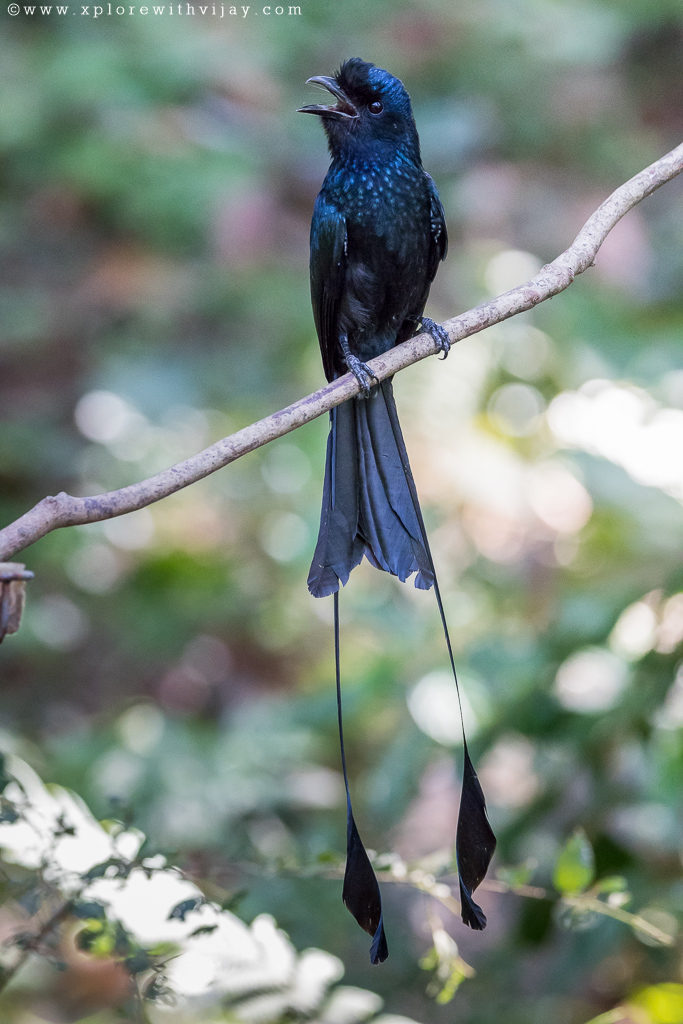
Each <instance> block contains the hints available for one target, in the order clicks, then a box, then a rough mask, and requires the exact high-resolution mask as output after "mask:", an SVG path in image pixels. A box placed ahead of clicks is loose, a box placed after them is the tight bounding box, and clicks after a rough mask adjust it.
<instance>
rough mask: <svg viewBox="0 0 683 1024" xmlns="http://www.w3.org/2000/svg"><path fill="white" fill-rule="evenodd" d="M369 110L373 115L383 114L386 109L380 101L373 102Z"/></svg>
mask: <svg viewBox="0 0 683 1024" xmlns="http://www.w3.org/2000/svg"><path fill="white" fill-rule="evenodd" d="M368 110H369V111H370V113H371V114H381V113H382V111H383V110H384V107H383V105H382V104H381V103H380V101H379V100H373V101H372V103H371V104H370V105H369V107H368Z"/></svg>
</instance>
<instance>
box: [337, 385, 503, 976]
mask: <svg viewBox="0 0 683 1024" xmlns="http://www.w3.org/2000/svg"><path fill="white" fill-rule="evenodd" d="M380 389H381V391H382V395H383V398H384V401H385V402H386V407H387V412H388V415H389V420H390V423H391V429H392V431H393V434H394V439H395V442H396V447H397V449H398V452H399V453H400V458H401V465H402V468H403V473H404V474H405V479H406V483H407V485H408V490H409V492H410V497H411V501H412V504H413V508H414V511H415V516H416V518H417V522H418V523H419V528H420V532H421V534H422V541H423V544H424V550H425V552H426V555H427V559H428V563H429V569H430V571H431V574H432V577H433V583H434V593H435V595H436V603H437V607H438V609H439V616H440V619H441V625H442V627H443V632H444V637H445V640H446V648H447V650H448V659H449V662H450V666H451V670H452V673H453V680H454V682H455V689H456V693H457V697H458V707H459V709H460V723H461V727H462V739H463V777H462V790H461V796H460V808H459V811H458V823H457V828H456V838H455V856H456V862H457V868H458V879H459V885H460V904H461V916H462V920H463V921H464V923H465V924H466V925H469V927H470V928H473V929H475V930H477V931H481V930H482V929H483V928H485V927H486V915H485V914H484V912H483V910H482V909H481V907H480V906H479V905H478V904H477V903H476V901H475V900H474V898H473V893H474V891H475V889H476V888H477V887H478V886H479V885H480V883H481V882H482V881H483V879H484V877H485V875H486V872H487V870H488V866H489V864H490V862H491V857H492V856H493V852H494V850H495V848H496V837H495V836H494V834H493V830H492V828H491V826H490V824H489V821H488V818H487V816H486V801H485V798H484V793H483V791H482V788H481V785H480V783H479V779H478V778H477V773H476V771H475V769H474V765H473V764H472V760H471V758H470V754H469V750H468V747H467V737H466V735H465V723H464V719H463V713H462V700H461V696H460V686H459V683H458V674H457V671H456V668H455V658H454V655H453V647H452V644H451V638H450V634H449V632H448V624H447V622H446V614H445V611H444V606H443V601H442V598H441V590H440V588H439V583H438V579H437V576H436V569H435V567H434V559H433V558H432V553H431V549H430V547H429V541H428V538H427V531H426V529H425V524H424V519H423V517H422V511H421V509H420V502H419V500H418V496H417V490H416V487H415V482H414V480H413V475H412V472H411V469H410V463H409V461H408V453H407V451H406V447H405V442H404V440H403V434H402V432H401V427H400V424H399V422H398V415H397V412H396V406H395V404H394V401H393V398H392V394H391V384H390V383H389V382H383V384H382V385H380ZM331 444H332V452H331V455H332V459H334V458H335V457H336V452H335V450H334V449H335V433H334V431H332V432H331ZM328 461H329V460H328ZM326 486H330V487H331V490H332V495H331V496H332V508H333V509H334V508H335V494H334V490H335V474H334V473H332V475H331V478H330V480H329V481H328V482H327V483H326ZM323 504H324V503H323ZM347 575H348V574H347ZM338 585H339V584H338V583H337V586H338ZM328 592H329V591H328ZM334 654H335V673H336V687H337V720H338V725H339V744H340V749H341V762H342V771H343V775H344V786H345V789H346V870H345V873H344V886H343V890H342V898H343V900H344V904H345V905H346V907H347V908H348V910H349V911H350V912H351V913H352V914H353V916H354V917H355V919H356V921H357V922H358V924H359V925H360V926H361V928H363V929H364V930H365V931H366V932H367V933H368V934H369V935H371V936H372V944H371V946H370V960H371V962H372V963H373V964H378V963H382V961H384V960H386V958H387V956H388V955H389V951H388V948H387V940H386V936H385V934H384V921H383V915H382V898H381V894H380V889H379V883H378V881H377V877H376V875H375V873H374V871H373V868H372V865H371V863H370V859H369V857H368V855H367V852H366V850H365V847H364V846H363V842H362V840H361V837H360V834H359V832H358V828H357V827H356V822H355V820H354V816H353V809H352V806H351V794H350V789H349V779H348V774H347V769H346V752H345V750H344V730H343V725H342V697H341V666H340V645H339V591H338V590H335V591H334Z"/></svg>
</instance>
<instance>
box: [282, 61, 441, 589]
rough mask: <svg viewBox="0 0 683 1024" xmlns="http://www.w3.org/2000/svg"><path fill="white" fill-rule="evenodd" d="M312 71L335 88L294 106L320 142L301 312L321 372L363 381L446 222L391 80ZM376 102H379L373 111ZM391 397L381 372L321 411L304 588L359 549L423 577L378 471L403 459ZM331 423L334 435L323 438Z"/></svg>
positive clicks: (400, 485)
mask: <svg viewBox="0 0 683 1024" xmlns="http://www.w3.org/2000/svg"><path fill="white" fill-rule="evenodd" d="M312 81H314V82H318V83H319V84H323V85H325V87H326V88H328V89H333V90H334V95H335V97H336V98H337V100H338V102H337V105H336V106H330V107H322V106H317V105H316V106H309V107H304V108H302V109H303V110H304V111H309V112H311V113H316V114H319V115H320V116H321V117H322V119H323V124H324V127H325V131H326V133H327V137H328V142H329V147H330V152H331V154H332V162H331V164H330V168H329V171H328V172H327V176H326V178H325V181H324V182H323V186H322V189H321V190H320V194H319V195H318V198H317V200H316V203H315V208H314V211H313V220H312V223H311V258H310V270H311V300H312V304H313V316H314V319H315V325H316V329H317V332H318V339H319V342H320V351H321V353H322V359H323V367H324V370H325V374H326V376H327V379H328V380H333V379H334V378H335V377H338V376H340V375H341V374H343V373H346V372H347V371H348V370H349V369H351V370H352V371H353V372H355V373H356V376H358V377H359V379H360V380H361V382H362V383H364V384H365V390H366V392H367V391H368V385H369V384H370V383H371V381H370V378H369V377H368V376H367V375H366V374H365V373H364V370H363V367H362V364H363V363H364V362H366V361H367V360H369V359H372V358H373V356H377V355H380V354H381V353H382V352H386V350H387V349H389V348H391V347H392V346H393V345H396V344H398V343H399V342H401V341H405V340H406V338H409V337H411V336H412V335H413V334H415V332H416V331H417V330H418V328H419V326H420V320H421V317H422V311H423V309H424V306H425V302H426V301H427V296H428V294H429V286H430V284H431V282H432V280H433V279H434V275H435V274H436V270H437V267H438V265H439V261H440V260H442V259H443V258H444V257H445V255H446V249H447V233H446V224H445V220H444V213H443V208H442V206H441V202H440V201H439V197H438V194H437V191H436V188H435V187H434V183H433V181H432V179H431V178H430V177H429V175H428V174H427V173H426V171H425V170H424V169H423V167H422V163H421V160H420V144H419V139H418V135H417V129H416V127H415V121H414V120H413V115H412V110H411V106H410V97H409V96H408V93H407V92H406V90H405V88H404V87H403V85H402V83H401V82H400V81H399V80H398V79H397V78H394V76H393V75H390V74H389V73H388V72H386V71H384V70H383V69H381V68H377V67H375V66H374V65H372V64H367V63H365V62H364V61H361V60H358V59H352V60H349V61H346V63H345V64H344V65H342V67H341V69H340V71H339V73H338V75H337V76H336V78H335V79H325V78H321V79H313V80H312ZM376 104H381V107H382V109H381V111H380V112H378V113H373V110H372V108H373V105H376ZM430 323H431V321H430ZM443 345H444V348H447V342H446V341H445V340H444V341H443ZM345 348H346V352H345ZM393 401H394V400H393V394H392V390H391V384H390V383H388V382H385V383H384V384H383V385H382V386H381V388H378V389H376V390H375V391H373V392H371V393H370V394H369V395H368V400H367V401H364V400H363V399H362V398H360V399H358V400H356V401H355V402H354V404H353V406H350V405H346V406H342V407H340V408H339V409H337V410H335V411H334V412H333V414H332V417H331V434H330V446H329V447H328V472H327V473H326V488H325V494H324V495H323V508H322V514H321V526H320V534H319V538H318V544H317V547H316V551H315V555H314V558H313V563H312V565H311V572H310V575H309V589H310V590H311V593H313V594H314V595H315V596H316V597H323V596H325V595H326V594H330V593H332V592H333V591H334V590H336V589H338V587H339V584H340V582H341V583H342V584H344V583H346V581H347V579H348V576H349V573H350V572H351V570H352V569H353V568H354V566H356V565H357V564H358V562H359V561H360V560H361V558H362V557H363V554H365V555H367V557H368V558H369V560H370V561H371V562H373V564H375V565H377V566H379V567H381V568H383V569H386V570H387V571H389V572H392V573H394V574H395V575H397V576H398V577H399V578H400V579H402V580H405V579H406V578H407V577H408V576H410V575H411V574H412V573H413V572H417V573H418V576H417V578H416V585H417V586H419V587H428V586H431V582H432V581H431V580H430V578H429V571H428V562H427V558H426V555H425V552H424V545H423V543H422V540H421V537H420V536H419V532H416V529H415V522H414V520H415V515H414V510H413V508H412V501H411V498H410V494H409V490H408V488H407V486H406V484H405V481H404V480H403V473H402V472H397V471H396V470H394V469H392V470H391V471H389V472H378V470H379V469H380V467H381V466H382V465H383V464H384V463H385V461H387V460H388V461H389V462H393V463H396V462H397V461H398V464H399V466H400V464H401V462H405V463H406V465H407V456H405V447H404V446H403V445H402V442H400V443H397V441H396V439H395V437H394V434H393V431H392V430H391V429H390V427H389V421H388V415H387V406H389V405H393ZM337 434H342V435H343V437H344V440H343V442H342V443H339V442H338V441H335V437H336V435H337ZM356 452H358V453H360V454H361V456H362V458H360V459H356V457H355V453H356ZM330 462H332V469H331V471H330ZM397 468H398V467H397ZM352 477H355V483H354V485H353V486H354V487H355V492H356V496H357V499H358V500H357V501H355V502H354V497H353V494H352V493H351V492H352V486H351V478H352ZM335 499H337V500H335Z"/></svg>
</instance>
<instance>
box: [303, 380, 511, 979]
mask: <svg viewBox="0 0 683 1024" xmlns="http://www.w3.org/2000/svg"><path fill="white" fill-rule="evenodd" d="M363 555H366V556H367V558H368V559H369V560H370V561H371V562H372V563H373V565H376V566H377V567H378V568H379V569H384V570H385V571H387V572H391V573H393V574H394V575H395V576H398V577H399V579H401V580H406V579H407V578H408V577H409V576H410V575H411V574H412V573H417V575H416V577H415V586H417V587H420V588H421V589H423V590H427V589H429V588H430V587H432V586H433V587H434V593H435V595H436V601H437V605H438V609H439V616H440V618H441V624H442V626H443V631H444V637H445V640H446V647H447V650H448V658H449V661H450V665H451V669H452V672H453V679H454V682H455V686H456V692H457V695H458V704H459V705H460V719H461V724H462V735H463V782H462V793H461V798H460V810H459V813H458V824H457V829H456V843H455V850H456V861H457V866H458V875H459V882H460V900H461V916H462V919H463V921H464V922H465V924H467V925H469V926H470V927H471V928H474V929H477V930H480V929H482V928H485V927H486V917H485V915H484V912H483V911H482V909H481V907H480V906H478V904H477V903H476V902H475V900H474V899H473V895H472V894H473V892H474V890H475V889H476V888H477V887H478V886H479V884H480V883H481V881H482V880H483V878H484V876H485V874H486V871H487V869H488V866H489V862H490V860H491V857H492V856H493V852H494V849H495V846H496V839H495V836H494V834H493V831H492V830H491V826H490V824H489V822H488V818H487V815H486V801H485V799H484V794H483V792H482V789H481V786H480V784H479V779H478V778H477V773H476V771H475V770H474V766H473V764H472V761H471V760H470V755H469V751H468V749H467V739H466V737H465V728H464V723H463V722H462V705H461V704H460V687H459V685H458V676H457V672H456V668H455V659H454V657H453V648H452V645H451V640H450V636H449V632H448V625H447V623H446V616H445V613H444V607H443V602H442V599H441V592H440V589H439V583H438V580H437V578H436V570H435V568H434V561H433V559H432V554H431V551H430V549H429V541H428V539H427V532H426V529H425V525H424V521H423V518H422V512H421V509H420V503H419V500H418V496H417V490H416V488H415V482H414V480H413V476H412V473H411V470H410V464H409V462H408V454H407V452H406V447H405V444H404V441H403V435H402V433H401V428H400V425H399V422H398V414H397V412H396V405H395V403H394V398H393V391H392V387H391V382H390V381H388V380H387V381H382V383H381V384H380V385H379V386H378V387H377V388H376V389H374V390H373V392H372V394H371V396H370V397H369V398H368V399H355V400H353V401H351V402H345V403H344V404H343V405H340V406H337V408H336V409H333V410H332V413H331V418H330V433H329V437H328V442H327V461H326V465H325V483H324V487H323V501H322V512H321V517H320V532H319V534H318V543H317V545H316V549H315V554H314V556H313V563H312V565H311V570H310V573H309V576H308V588H309V590H310V592H311V593H312V594H313V595H314V596H315V597H324V596H325V595H327V594H334V629H335V665H336V678H337V714H338V719H339V739H340V744H341V756H342V768H343V773H344V784H345V786H346V798H347V858H346V872H345V875H344V890H343V898H344V903H345V904H346V906H347V907H348V908H349V910H350V911H351V913H352V914H353V916H354V917H355V918H356V920H357V921H358V923H359V924H360V925H361V927H362V928H364V929H365V931H367V932H368V933H369V934H370V935H372V936H373V941H372V946H371V950H370V958H371V960H372V962H373V963H381V961H382V960H385V959H386V957H387V955H388V951H387V942H386V937H385V934H384V925H383V915H382V900H381V895H380V891H379V886H378V884H377V879H376V877H375V874H374V871H373V869H372V865H371V863H370V860H369V858H368V855H367V853H366V851H365V847H364V846H363V843H362V840H361V838H360V835H359V834H358V829H357V828H356V823H355V821H354V817H353V810H352V807H351V796H350V791H349V781H348V776H347V771H346V755H345V752H344V734H343V728H342V709H341V673H340V650H339V603H338V598H339V594H338V591H339V586H340V584H342V585H343V584H344V583H346V581H347V580H348V578H349V574H350V573H351V570H352V569H353V568H354V567H355V566H356V565H358V563H359V562H360V561H361V559H362V557H363Z"/></svg>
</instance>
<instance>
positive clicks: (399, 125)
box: [300, 57, 495, 963]
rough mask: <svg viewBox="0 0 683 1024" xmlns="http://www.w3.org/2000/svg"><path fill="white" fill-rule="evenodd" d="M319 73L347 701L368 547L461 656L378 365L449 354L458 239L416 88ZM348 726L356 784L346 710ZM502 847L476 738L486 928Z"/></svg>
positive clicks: (377, 905)
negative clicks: (354, 592)
mask: <svg viewBox="0 0 683 1024" xmlns="http://www.w3.org/2000/svg"><path fill="white" fill-rule="evenodd" d="M308 81H309V82H310V83H313V84H315V85H320V86H322V87H323V88H325V89H327V90H328V91H329V92H330V93H331V94H332V96H333V98H334V100H335V102H333V103H330V104H311V105H308V106H304V107H301V108H300V110H301V112H302V113H309V114H316V115H318V116H319V117H320V118H321V119H322V123H323V127H324V129H325V133H326V135H327V141H328V145H329V150H330V154H331V157H332V160H331V164H330V168H329V170H328V172H327V176H326V177H325V181H324V182H323V185H322V188H321V190H320V194H319V195H318V198H317V200H316V203H315V209H314V212H313V220H312V223H311V256H310V273H311V299H312V304H313V315H314V319H315V325H316V329H317V332H318V339H319V341H320V350H321V353H322V360H323V367H324V370H325V374H326V376H327V379H328V380H334V379H335V378H337V377H339V376H341V375H342V374H344V373H346V372H347V371H351V373H353V375H354V376H355V377H356V379H357V381H358V383H359V384H360V387H361V394H360V395H359V396H358V397H357V398H354V399H352V400H351V401H349V402H345V403H344V404H343V405H340V406H338V407H337V408H335V409H333V410H332V412H331V414H330V433H329V437H328V443H327V461H326V467H325V482H324V488H323V499H322V512H321V517H320V531H319V535H318V542H317V545H316V549H315V553H314V556H313V562H312V565H311V569H310V573H309V576H308V587H309V590H310V592H311V593H312V594H313V595H314V596H315V597H324V596H326V595H328V594H332V593H334V596H335V639H336V643H335V648H336V655H337V659H336V660H337V692H338V701H340V692H339V617H338V590H339V586H340V584H345V583H346V582H347V580H348V578H349V574H350V573H351V570H352V569H353V568H354V567H355V566H356V565H358V563H359V562H360V561H361V559H362V558H363V555H365V556H366V557H367V558H368V560H369V561H370V562H371V563H372V564H373V565H375V566H376V567H377V568H379V569H384V570H386V571H387V572H390V573H393V574H394V575H395V576H398V578H399V579H400V580H402V581H405V580H406V579H408V577H409V576H411V575H412V574H413V573H416V576H415V586H416V587H419V588H421V589H424V590H426V589H429V588H430V587H432V586H434V588H435V592H436V596H437V602H438V604H439V611H440V613H441V617H442V622H443V625H444V630H445V631H446V640H447V645H448V650H449V655H450V658H451V663H452V664H453V658H452V652H451V648H450V640H449V639H448V632H447V628H446V623H445V618H444V616H443V607H442V604H441V597H440V594H439V589H438V583H437V580H436V574H435V571H434V563H433V561H432V556H431V553H430V550H429V543H428V540H427V535H426V532H425V528H424V522H423V520H422V514H421V511H420V506H419V502H418V498H417V492H416V490H415V484H414V482H413V477H412V474H411V470H410V465H409V462H408V454H407V452H406V448H405V444H404V442H403V437H402V434H401V428H400V426H399V422H398V416H397V413H396V406H395V403H394V398H393V391H392V385H391V380H385V381H382V382H381V383H378V382H377V380H376V378H375V377H374V376H373V374H372V371H371V370H370V369H369V368H368V366H367V365H366V361H368V360H370V359H372V358H373V357H374V356H377V355H380V354H381V353H382V352H386V351H387V350H388V349H390V348H391V347H392V346H394V345H398V344H399V343H400V342H402V341H405V340H406V339H407V338H410V337H411V336H412V335H413V334H415V333H416V332H417V331H418V330H419V329H420V326H422V329H424V330H427V331H428V332H429V333H430V334H431V335H432V337H433V338H434V339H435V341H436V342H437V344H438V346H439V348H440V349H441V350H442V351H443V353H444V355H446V354H447V353H448V350H449V347H450V345H449V340H448V335H447V334H446V332H445V330H444V329H443V328H442V327H440V326H439V325H438V324H435V323H434V321H432V320H430V319H429V318H427V317H425V316H423V310H424V307H425V303H426V301H427V296H428V294H429V288H430V285H431V283H432V281H433V279H434V276H435V274H436V271H437V268H438V265H439V262H440V261H441V260H443V259H444V258H445V256H446V250H447V245H448V241H447V233H446V223H445V219H444V212H443V207H442V205H441V202H440V200H439V196H438V193H437V191H436V187H435V185H434V182H433V181H432V179H431V177H430V176H429V175H428V174H427V172H426V171H425V170H424V168H423V167H422V161H421V158H420V143H419V138H418V134H417V129H416V127H415V121H414V119H413V113H412V109H411V104H410V97H409V95H408V93H407V91H406V89H405V87H404V86H403V83H402V82H400V81H399V80H398V78H395V77H394V76H393V75H391V74H389V72H388V71H384V70H383V69H382V68H378V67H376V66H375V65H374V64H368V63H366V62H365V61H363V60H360V59H359V58H357V57H354V58H352V59H350V60H347V61H346V62H345V63H344V64H342V66H341V68H340V70H339V71H338V73H337V74H336V75H335V76H334V77H333V78H328V77H324V76H320V77H315V78H310V79H309V80H308ZM373 385H377V386H373ZM453 672H454V674H455V666H454V664H453ZM456 683H457V679H456ZM339 727H340V737H341V741H342V763H343V767H344V777H345V781H346V764H345V759H344V750H343V735H342V730H341V713H340V716H339ZM346 789H347V805H348V835H347V870H346V875H345V881H344V902H345V903H346V905H347V906H348V907H349V909H350V910H351V912H352V913H353V914H354V916H355V917H356V919H357V920H358V922H359V924H361V926H362V927H363V928H365V930H366V931H368V932H369V933H370V934H372V935H373V936H374V940H373V945H372V949H371V958H372V960H373V962H374V963H376V962H378V961H380V960H383V959H385V958H386V956H387V949H386V940H385V938H384V930H383V925H382V913H381V902H380V897H379V888H378V885H377V880H376V879H375V876H374V873H373V871H372V868H371V866H370V862H369V860H368V857H367V854H366V853H365V849H364V848H363V844H362V842H361V840H360V837H359V835H358V831H357V829H356V826H355V822H354V820H353V813H352V810H351V803H350V799H349V792H348V782H347V783H346ZM494 847H495V838H494V836H493V833H492V831H491V828H490V826H489V824H488V821H487V819H486V813H485V803H484V797H483V794H482V792H481V787H480V786H479V781H478V779H477V776H476V773H475V772H474V768H473V767H472V764H471V762H470V760H469V755H468V753H467V746H466V744H465V772H464V778H463V794H462V799H461V811H460V818H459V822H458V830H457V844H456V848H457V856H458V862H459V872H460V882H461V896H462V902H463V920H465V921H466V923H468V924H470V925H471V926H472V927H473V928H483V927H484V925H485V923H486V918H485V916H484V914H483V912H482V911H481V909H480V908H479V907H478V906H477V904H476V903H474V901H473V900H472V895H471V894H472V891H473V890H474V889H475V888H476V886H477V885H478V884H479V883H480V882H481V880H482V879H483V877H484V875H485V873H486V869H487V867H488V864H489V861H490V859H491V856H492V854H493V849H494Z"/></svg>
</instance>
